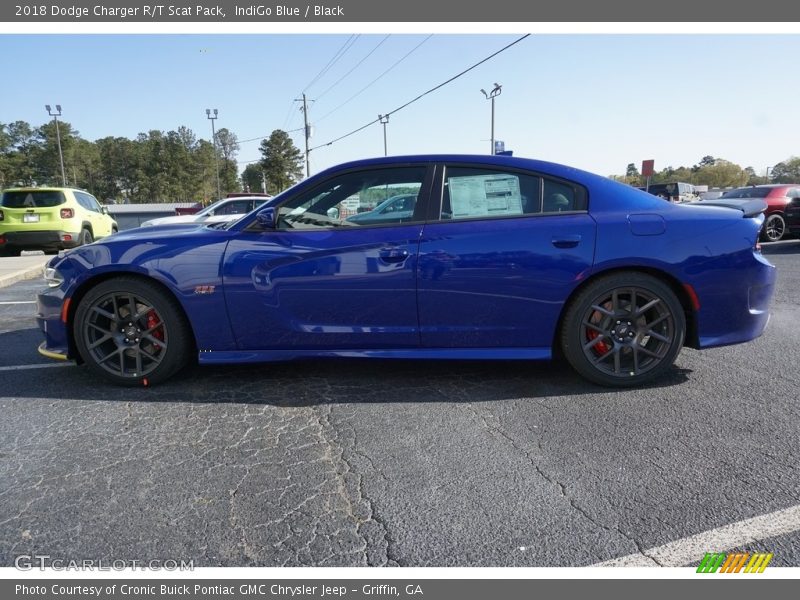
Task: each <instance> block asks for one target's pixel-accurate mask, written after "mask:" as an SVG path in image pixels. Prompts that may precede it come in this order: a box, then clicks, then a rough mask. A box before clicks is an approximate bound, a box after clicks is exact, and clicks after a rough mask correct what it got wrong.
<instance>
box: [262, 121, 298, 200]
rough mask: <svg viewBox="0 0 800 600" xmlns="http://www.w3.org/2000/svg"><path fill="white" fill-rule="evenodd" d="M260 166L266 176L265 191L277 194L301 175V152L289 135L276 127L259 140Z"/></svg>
mask: <svg viewBox="0 0 800 600" xmlns="http://www.w3.org/2000/svg"><path fill="white" fill-rule="evenodd" d="M260 149H261V154H262V156H263V158H262V159H261V163H260V165H261V168H262V169H263V170H264V173H265V174H266V176H267V192H269V193H270V194H277V193H279V192H282V191H283V190H285V189H286V188H288V187H289V186H291V185H293V184H295V183H296V182H298V181H300V179H302V177H303V154H302V153H301V152H300V150H299V149H298V148H297V147H296V146H295V145H294V143H293V142H292V139H291V138H290V137H289V135H288V134H287V133H286V132H285V131H283V130H281V129H276V130H275V131H273V132H272V134H271V135H270V136H269V138H268V139H266V140H264V141H263V142H261V148H260Z"/></svg>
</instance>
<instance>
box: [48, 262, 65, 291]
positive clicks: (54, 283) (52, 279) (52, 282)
mask: <svg viewBox="0 0 800 600" xmlns="http://www.w3.org/2000/svg"><path fill="white" fill-rule="evenodd" d="M44 280H45V281H46V282H47V285H48V286H50V287H51V288H56V287H58V286H60V285H61V284H62V283H64V276H63V275H62V274H61V273H59V272H58V271H57V270H56V269H54V268H53V267H45V268H44Z"/></svg>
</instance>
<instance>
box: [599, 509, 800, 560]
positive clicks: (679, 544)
mask: <svg viewBox="0 0 800 600" xmlns="http://www.w3.org/2000/svg"><path fill="white" fill-rule="evenodd" d="M796 531H800V506H792V507H790V508H787V509H784V510H779V511H776V512H772V513H769V514H766V515H760V516H758V517H753V518H752V519H745V520H744V521H738V522H736V523H731V524H730V525H724V526H722V527H717V528H716V529H711V530H709V531H704V532H703V533H698V534H697V535H693V536H690V537H686V538H683V539H680V540H675V541H674V542H670V543H669V544H664V545H663V546H657V547H655V548H650V549H649V550H644V551H643V552H642V553H641V554H630V555H628V556H622V557H620V558H614V559H611V560H607V561H604V562H601V563H597V564H594V565H592V566H593V567H654V566H656V565H658V566H662V567H682V566H685V565H691V564H692V563H697V562H699V561H700V560H701V559H702V558H703V556H705V554H706V552H723V551H725V550H733V549H734V548H739V547H741V546H744V545H746V544H752V543H754V542H758V541H761V540H765V539H768V538H772V537H776V536H779V535H786V534H787V533H794V532H796Z"/></svg>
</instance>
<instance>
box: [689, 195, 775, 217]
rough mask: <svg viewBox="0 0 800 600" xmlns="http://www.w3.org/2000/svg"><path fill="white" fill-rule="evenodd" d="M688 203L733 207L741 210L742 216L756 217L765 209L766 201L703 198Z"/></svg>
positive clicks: (757, 199)
mask: <svg viewBox="0 0 800 600" xmlns="http://www.w3.org/2000/svg"><path fill="white" fill-rule="evenodd" d="M690 204H697V205H699V206H723V207H725V208H733V209H736V210H740V211H742V213H743V214H742V216H743V217H744V218H751V217H757V216H758V215H760V214H761V213H763V212H764V211H765V210H767V203H766V201H764V200H762V199H761V198H746V199H739V198H729V199H727V200H726V199H724V198H717V199H716V200H703V201H700V202H690Z"/></svg>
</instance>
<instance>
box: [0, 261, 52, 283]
mask: <svg viewBox="0 0 800 600" xmlns="http://www.w3.org/2000/svg"><path fill="white" fill-rule="evenodd" d="M45 264H46V263H42V264H41V265H34V266H32V267H27V268H25V269H20V270H19V271H17V272H16V273H10V274H8V275H0V288H4V287H8V286H9V285H12V284H14V283H17V282H18V281H24V280H26V279H35V278H36V277H39V276H41V275H42V271H43V269H44V265H45Z"/></svg>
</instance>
